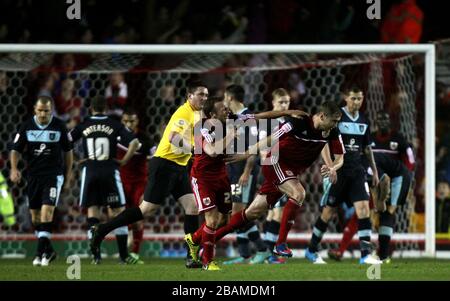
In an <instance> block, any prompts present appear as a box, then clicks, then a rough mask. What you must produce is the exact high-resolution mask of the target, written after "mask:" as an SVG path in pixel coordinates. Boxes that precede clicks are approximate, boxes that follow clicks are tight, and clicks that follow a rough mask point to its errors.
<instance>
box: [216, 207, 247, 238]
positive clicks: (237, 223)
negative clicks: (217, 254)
mask: <svg viewBox="0 0 450 301" xmlns="http://www.w3.org/2000/svg"><path fill="white" fill-rule="evenodd" d="M246 223H248V219H247V217H246V216H245V210H242V211H240V212H236V213H235V214H233V215H232V216H231V218H230V221H229V222H228V224H226V225H225V226H223V227H220V228H219V229H218V230H216V243H217V242H218V241H219V240H220V239H222V237H224V236H225V235H227V234H228V233H231V232H233V231H234V230H236V229H239V228H241V227H242V226H243V225H245V224H246Z"/></svg>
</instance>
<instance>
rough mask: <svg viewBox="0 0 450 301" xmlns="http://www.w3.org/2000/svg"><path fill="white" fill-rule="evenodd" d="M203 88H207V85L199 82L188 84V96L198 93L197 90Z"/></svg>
mask: <svg viewBox="0 0 450 301" xmlns="http://www.w3.org/2000/svg"><path fill="white" fill-rule="evenodd" d="M201 87H204V88H206V85H205V84H204V83H203V82H201V81H199V80H196V81H191V82H190V83H188V87H187V94H194V93H195V91H197V89H198V88H201Z"/></svg>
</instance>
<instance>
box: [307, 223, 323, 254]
mask: <svg viewBox="0 0 450 301" xmlns="http://www.w3.org/2000/svg"><path fill="white" fill-rule="evenodd" d="M327 227H328V224H327V223H326V222H324V221H323V220H322V218H321V217H320V216H319V218H318V219H317V222H316V224H315V225H314V228H313V234H312V237H311V241H310V242H309V246H308V249H309V251H310V252H312V253H315V252H317V251H318V250H319V249H318V246H319V243H320V241H321V240H322V237H323V234H324V233H325V231H327Z"/></svg>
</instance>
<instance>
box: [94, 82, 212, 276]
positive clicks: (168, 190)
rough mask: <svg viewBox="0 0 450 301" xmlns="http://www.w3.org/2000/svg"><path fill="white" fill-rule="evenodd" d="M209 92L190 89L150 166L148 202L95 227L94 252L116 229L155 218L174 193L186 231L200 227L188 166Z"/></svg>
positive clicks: (193, 262)
mask: <svg viewBox="0 0 450 301" xmlns="http://www.w3.org/2000/svg"><path fill="white" fill-rule="evenodd" d="M207 98H208V89H207V88H206V87H205V85H203V84H201V83H198V82H196V83H193V84H191V85H190V86H189V87H188V91H187V101H186V102H185V104H184V105H182V106H180V107H179V108H178V109H177V110H176V111H175V113H174V114H173V115H172V117H171V118H170V120H169V123H168V124H167V126H166V128H165V130H164V134H163V137H162V139H161V141H160V143H159V145H158V148H157V150H156V153H155V155H154V157H153V158H152V159H151V160H150V163H149V175H148V181H147V186H146V187H145V192H144V200H143V202H142V203H141V205H140V206H139V207H135V208H128V209H126V210H125V211H123V212H122V213H120V214H119V215H117V216H116V217H115V218H114V219H112V220H111V221H109V222H107V223H104V224H98V225H97V226H94V227H92V238H91V244H90V246H91V251H92V252H93V254H96V253H99V252H100V244H101V242H102V240H103V239H104V237H105V236H106V235H107V234H108V233H109V232H111V231H112V230H114V229H116V228H118V227H121V226H125V225H129V224H133V223H135V222H137V221H140V220H142V219H144V217H146V216H151V215H153V214H155V212H156V211H157V210H158V209H159V207H160V206H161V204H162V203H163V202H164V200H165V198H166V197H167V196H168V195H170V194H172V196H173V197H174V198H175V199H176V200H178V201H179V202H180V203H181V205H182V206H183V208H184V213H185V217H184V231H185V233H192V232H195V231H196V230H197V228H198V226H199V225H198V210H197V206H196V204H195V199H194V195H193V193H192V190H191V186H190V183H189V176H188V168H187V164H188V161H189V159H190V158H191V155H192V147H193V145H194V125H195V123H196V122H197V121H199V120H200V119H201V118H200V116H201V115H200V112H201V110H202V108H203V104H204V103H205V101H206V100H207ZM186 267H187V268H201V264H200V263H199V262H198V260H197V258H191V257H190V255H189V252H188V253H187V258H186Z"/></svg>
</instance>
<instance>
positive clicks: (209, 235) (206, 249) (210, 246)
mask: <svg viewBox="0 0 450 301" xmlns="http://www.w3.org/2000/svg"><path fill="white" fill-rule="evenodd" d="M215 235H216V230H215V229H212V228H210V227H208V226H206V225H205V226H204V227H203V235H202V242H201V243H202V246H203V256H202V263H203V264H208V263H210V262H211V260H213V258H214V246H215Z"/></svg>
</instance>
